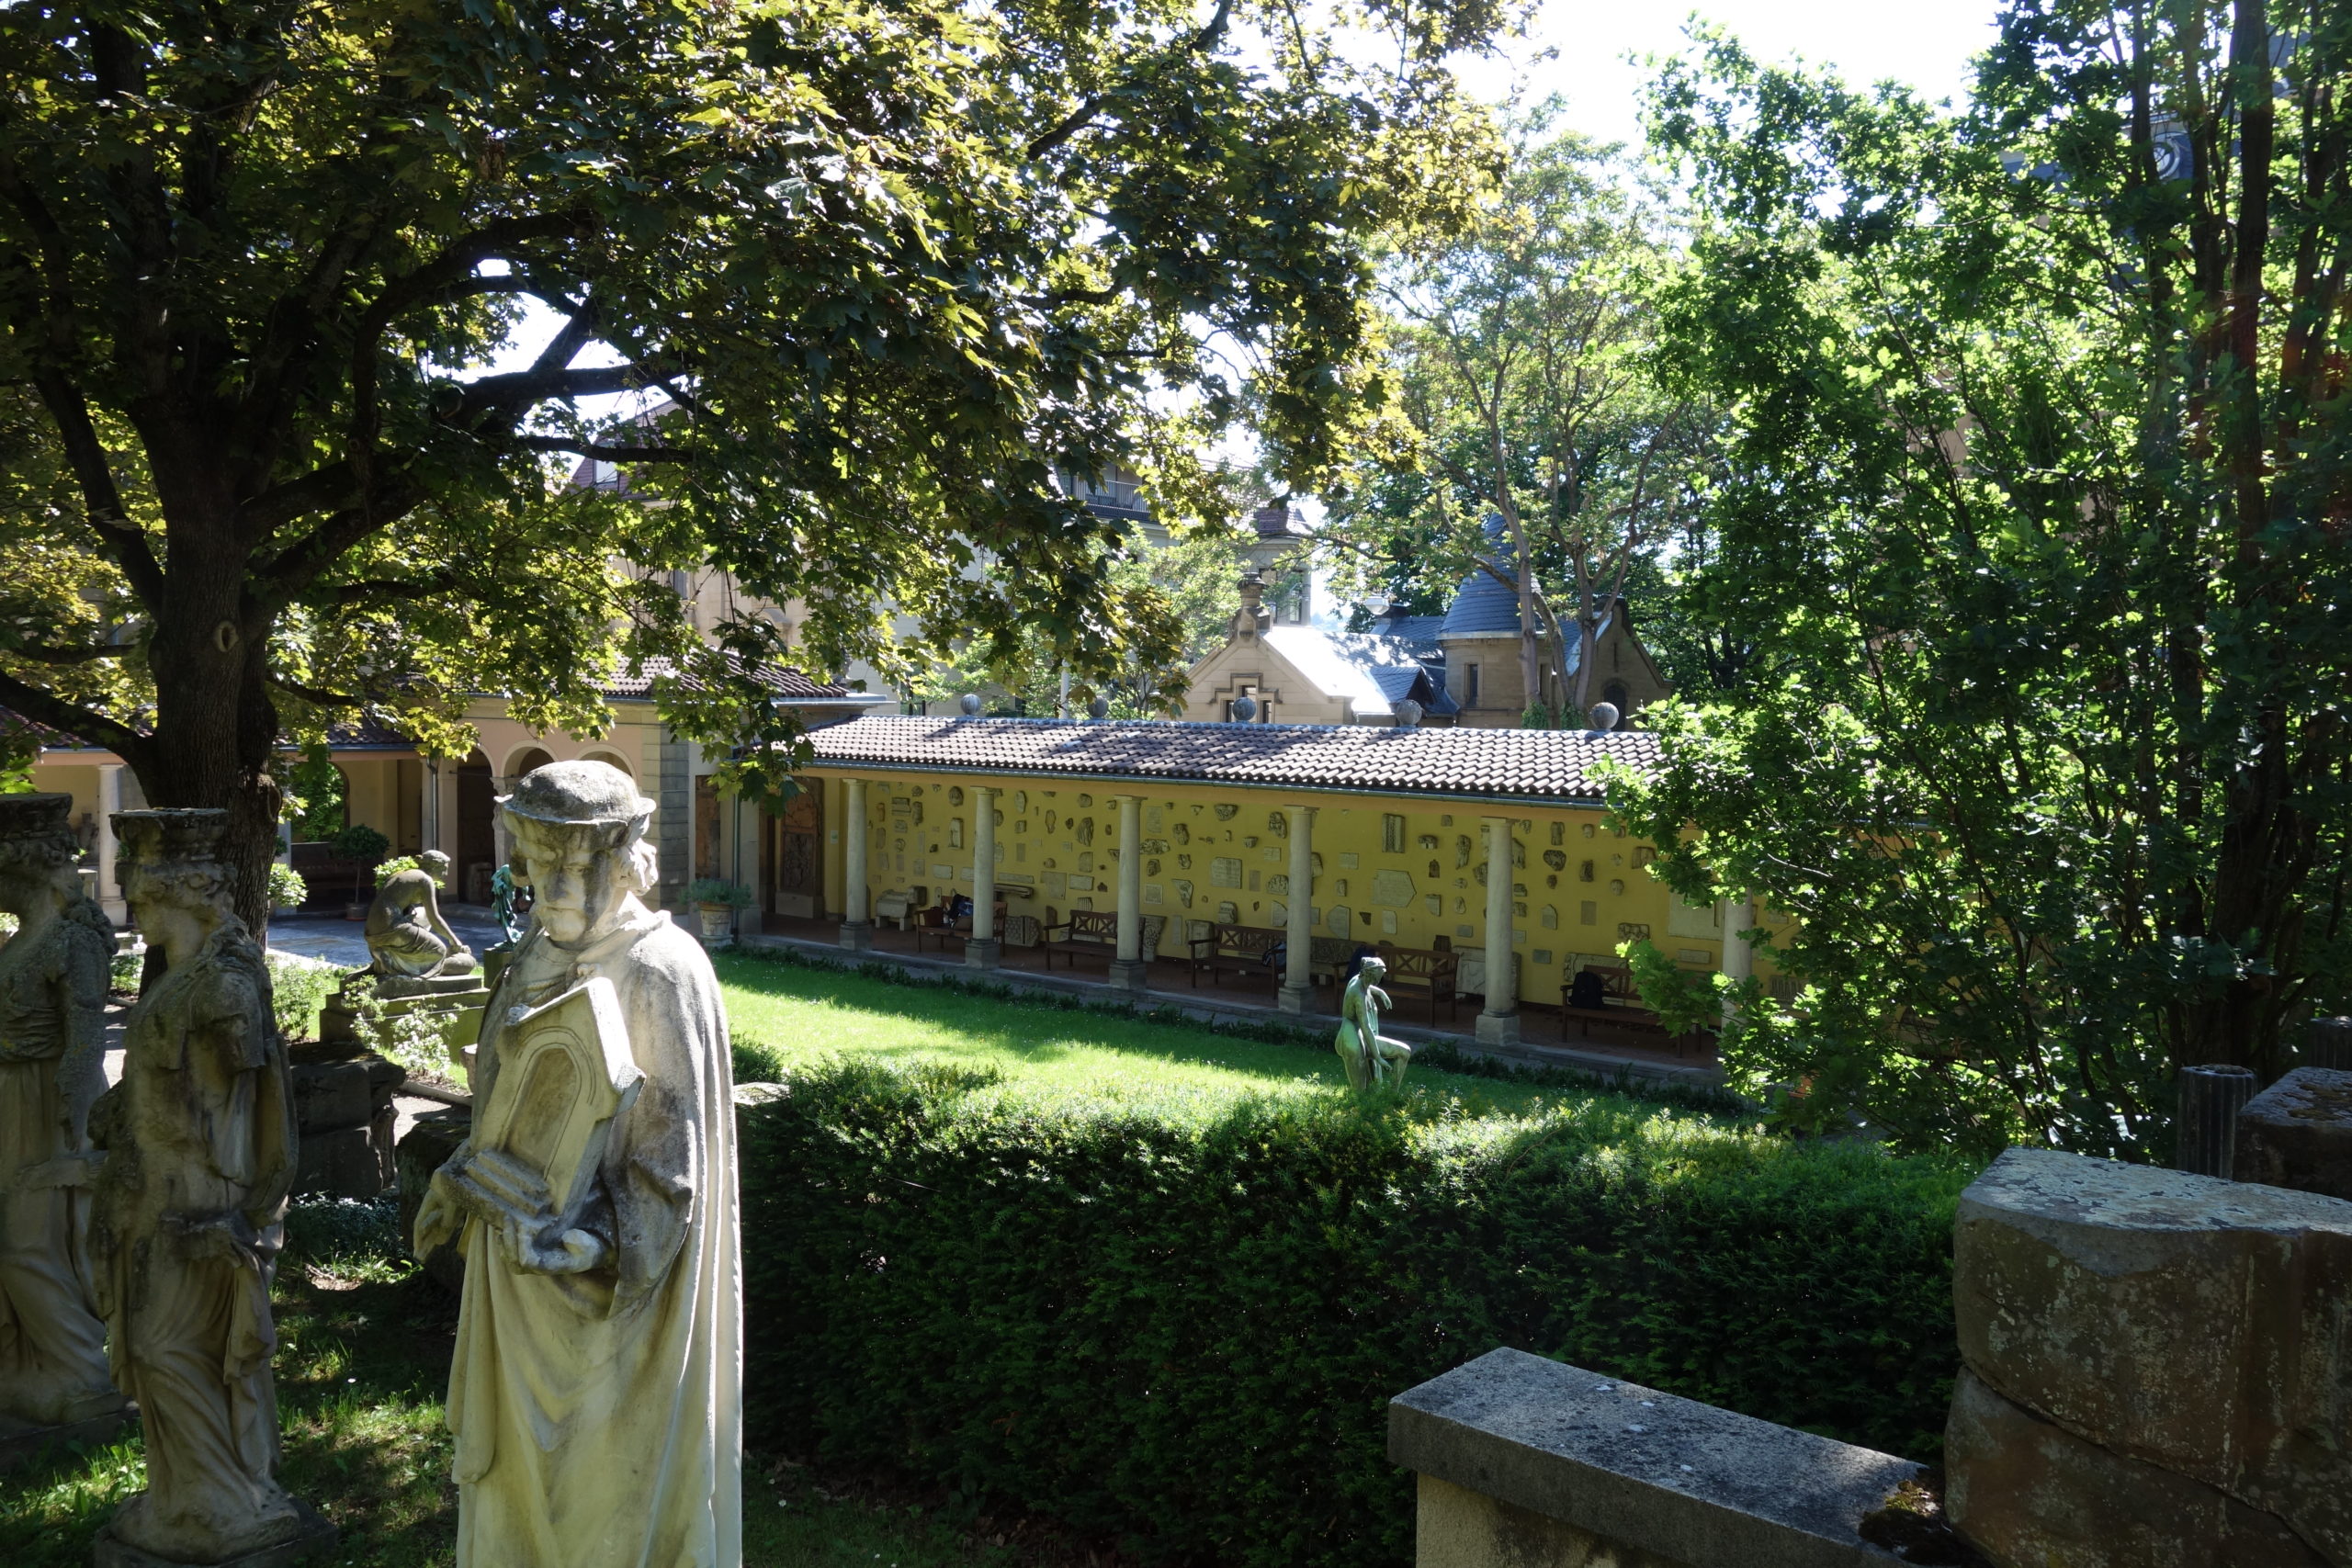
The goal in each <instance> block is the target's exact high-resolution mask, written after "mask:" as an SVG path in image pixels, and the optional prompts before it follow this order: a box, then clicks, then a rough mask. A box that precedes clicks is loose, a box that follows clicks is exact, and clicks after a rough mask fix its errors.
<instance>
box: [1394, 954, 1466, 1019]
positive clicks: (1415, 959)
mask: <svg viewBox="0 0 2352 1568" xmlns="http://www.w3.org/2000/svg"><path fill="white" fill-rule="evenodd" d="M1378 953H1379V957H1380V961H1381V962H1382V963H1383V964H1386V965H1388V977H1387V978H1386V979H1385V980H1383V981H1382V982H1381V986H1382V987H1383V988H1384V989H1385V990H1386V991H1387V992H1388V994H1389V996H1390V997H1392V998H1394V997H1397V996H1398V995H1400V994H1401V995H1404V996H1408V997H1427V998H1429V999H1430V1024H1431V1025H1432V1026H1434V1025H1435V1024H1436V1022H1437V1004H1438V1003H1439V1002H1441V1001H1442V1002H1443V1003H1445V1016H1446V1019H1447V1021H1449V1022H1450V1021H1453V1019H1454V1018H1455V1017H1456V1016H1458V1014H1459V1012H1460V1010H1461V998H1460V997H1459V996H1458V995H1457V994H1456V993H1455V990H1454V986H1455V983H1456V981H1458V980H1459V979H1460V977H1461V975H1462V955H1461V954H1460V953H1440V952H1438V951H1436V950H1435V949H1433V948H1425V947H1395V946H1392V945H1390V944H1389V943H1387V942H1382V943H1381V944H1380V947H1379V949H1378Z"/></svg>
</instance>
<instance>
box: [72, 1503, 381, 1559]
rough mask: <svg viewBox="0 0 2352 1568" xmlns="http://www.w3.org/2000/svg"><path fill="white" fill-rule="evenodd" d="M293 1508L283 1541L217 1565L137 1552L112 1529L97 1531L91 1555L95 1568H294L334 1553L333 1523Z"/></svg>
mask: <svg viewBox="0 0 2352 1568" xmlns="http://www.w3.org/2000/svg"><path fill="white" fill-rule="evenodd" d="M294 1506H295V1507H297V1508H299V1509H300V1510H301V1517H300V1520H298V1521H297V1522H296V1524H295V1526H294V1529H293V1531H292V1533H289V1534H288V1537H287V1539H285V1540H281V1541H277V1542H276V1543H274V1544H272V1545H269V1546H264V1547H258V1548H256V1549H254V1551H248V1552H246V1553H244V1554H243V1556H239V1557H232V1558H228V1559H226V1560H225V1561H221V1562H207V1563H191V1562H181V1561H179V1560H178V1559H176V1558H171V1557H158V1556H156V1555H155V1554H154V1553H153V1552H150V1551H141V1550H140V1549H139V1548H137V1547H135V1546H131V1545H130V1544H128V1543H126V1542H124V1541H120V1540H116V1539H115V1534H114V1527H113V1526H112V1525H108V1526H107V1527H106V1528H105V1529H102V1530H100V1531H98V1540H97V1546H96V1550H95V1551H93V1552H92V1554H91V1555H92V1557H93V1559H94V1561H95V1562H96V1568H294V1564H296V1563H298V1562H312V1561H314V1560H316V1559H318V1558H321V1557H324V1556H326V1555H327V1554H328V1553H330V1552H332V1551H334V1549H335V1545H336V1542H337V1541H338V1540H339V1539H340V1537H339V1535H338V1533H337V1531H336V1529H335V1528H334V1523H333V1521H331V1520H329V1519H328V1518H327V1517H326V1516H325V1515H323V1514H322V1513H320V1512H319V1511H318V1510H317V1509H316V1508H313V1507H311V1506H310V1505H309V1504H308V1503H305V1502H303V1501H302V1500H301V1499H300V1497H297V1498H296V1499H294Z"/></svg>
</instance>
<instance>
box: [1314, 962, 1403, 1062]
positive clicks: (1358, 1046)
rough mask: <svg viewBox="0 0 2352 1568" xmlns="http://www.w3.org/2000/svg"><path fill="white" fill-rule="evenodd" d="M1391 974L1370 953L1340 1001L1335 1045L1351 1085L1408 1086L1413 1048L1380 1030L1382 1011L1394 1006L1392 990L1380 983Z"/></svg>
mask: <svg viewBox="0 0 2352 1568" xmlns="http://www.w3.org/2000/svg"><path fill="white" fill-rule="evenodd" d="M1387 977H1388V965H1387V964H1385V962H1383V961H1382V960H1381V959H1379V958H1377V957H1373V956H1369V955H1368V956H1366V957H1365V958H1364V959H1363V961H1362V963H1360V964H1358V965H1357V967H1356V972H1355V977H1354V978H1353V979H1351V980H1350V981H1349V982H1348V990H1347V995H1346V996H1345V997H1344V998H1341V1000H1340V1032H1339V1034H1338V1035H1337V1036H1335V1037H1334V1038H1333V1040H1332V1042H1331V1048H1332V1049H1333V1050H1334V1051H1337V1052H1338V1053H1339V1054H1340V1065H1341V1066H1344V1067H1346V1068H1347V1070H1348V1087H1349V1088H1351V1089H1371V1088H1372V1087H1374V1085H1376V1084H1377V1085H1385V1086H1386V1087H1387V1088H1389V1089H1402V1088H1404V1087H1405V1069H1406V1068H1407V1067H1408V1066H1411V1065H1412V1061H1413V1048H1412V1047H1411V1046H1410V1045H1408V1044H1406V1043H1404V1042H1403V1041H1402V1040H1391V1039H1389V1038H1388V1037H1387V1036H1385V1035H1384V1034H1382V1033H1381V1032H1380V1012H1381V1010H1382V1009H1383V1008H1385V1007H1387V1006H1389V1005H1390V1003H1389V1000H1388V993H1387V992H1386V991H1384V990H1382V989H1381V988H1380V982H1381V981H1383V980H1385V979H1386V978H1387Z"/></svg>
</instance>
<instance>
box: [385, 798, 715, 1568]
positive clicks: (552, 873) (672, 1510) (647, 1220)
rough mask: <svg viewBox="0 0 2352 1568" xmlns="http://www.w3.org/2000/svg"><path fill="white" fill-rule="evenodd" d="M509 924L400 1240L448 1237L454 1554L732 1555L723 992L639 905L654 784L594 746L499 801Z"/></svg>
mask: <svg viewBox="0 0 2352 1568" xmlns="http://www.w3.org/2000/svg"><path fill="white" fill-rule="evenodd" d="M500 804H501V806H502V807H503V809H504V811H505V814H506V816H505V821H506V826H507V829H508V832H509V835H510V838H511V840H512V842H513V844H514V853H513V865H514V869H515V877H516V880H517V881H518V882H520V883H523V884H526V885H527V886H529V887H530V888H531V889H532V893H533V897H534V898H535V900H536V902H535V903H534V904H533V906H532V924H531V927H530V929H529V931H527V932H526V933H525V935H524V936H523V938H522V940H521V942H519V943H518V944H517V946H516V947H515V952H514V954H513V957H512V958H511V959H510V961H509V962H508V964H507V965H506V968H505V970H504V971H503V974H501V976H499V980H498V985H497V987H496V989H495V990H494V991H493V992H492V997H491V1000H490V1004H489V1006H488V1008H487V1009H486V1010H485V1012H484V1019H485V1027H484V1030H483V1033H482V1039H481V1055H480V1060H479V1061H478V1062H477V1063H476V1065H475V1067H474V1104H475V1113H474V1124H473V1130H472V1134H471V1136H469V1138H468V1140H467V1141H466V1142H465V1143H464V1144H463V1145H460V1146H459V1147H458V1151H457V1153H456V1154H454V1155H452V1156H450V1158H449V1160H448V1162H447V1164H445V1165H444V1166H443V1167H442V1168H440V1170H438V1171H437V1172H435V1175H434V1179H433V1182H432V1186H431V1190H429V1191H428V1192H427V1193H426V1195H425V1198H424V1205H423V1207H422V1208H421V1210H420V1211H419V1213H418V1214H417V1219H416V1237H415V1239H416V1245H417V1249H418V1251H419V1253H420V1254H423V1253H426V1252H429V1251H431V1250H432V1249H433V1248H434V1247H439V1246H444V1245H449V1244H451V1243H453V1242H454V1244H455V1245H457V1246H458V1247H459V1248H461V1249H462V1251H463V1253H464V1255H465V1260H466V1269H465V1294H464V1299H463V1303H462V1305H461V1306H460V1308H459V1314H458V1348H457V1356H456V1359H455V1362H454V1364H453V1366H452V1368H451V1371H450V1376H449V1426H450V1427H451V1429H452V1430H453V1431H455V1432H456V1434H457V1439H458V1440H457V1463H456V1471H457V1480H458V1552H457V1561H458V1568H503V1565H505V1564H515V1563H548V1564H554V1563H561V1564H564V1565H565V1568H734V1565H735V1564H737V1563H739V1562H741V1557H742V1503H741V1397H740V1393H739V1390H740V1385H741V1365H742V1352H741V1338H742V1333H741V1301H740V1297H739V1293H738V1286H737V1279H738V1274H739V1268H738V1244H737V1235H736V1207H735V1149H734V1112H733V1106H732V1085H731V1081H730V1072H729V1059H728V1047H727V1023H726V1014H725V1012H724V1010H722V1008H721V1005H720V1000H719V995H718V980H717V977H716V976H714V975H713V974H712V972H711V967H710V960H709V959H708V957H707V956H706V955H705V953H704V952H703V949H702V944H701V943H700V942H696V941H695V939H694V938H693V937H692V936H690V935H688V934H687V933H686V932H685V931H682V930H680V929H678V928H677V927H676V926H674V925H673V924H672V923H671V921H670V918H669V916H667V915H666V914H662V913H661V912H659V911H656V910H653V909H650V908H647V907H646V905H645V904H644V903H643V901H642V899H641V897H640V895H642V894H643V893H645V892H646V891H647V890H648V889H650V887H652V886H654V884H655V880H656V872H655V862H654V850H653V846H652V844H651V843H650V842H649V841H648V840H647V838H646V829H647V825H648V823H649V821H650V818H651V814H652V811H653V805H654V803H653V802H652V801H650V800H648V799H646V798H644V797H643V796H641V795H639V794H638V793H637V788H636V786H635V785H634V784H632V783H631V782H630V780H629V778H628V774H626V773H622V772H621V771H620V770H619V769H617V768H615V767H612V766H610V765H609V764H607V763H604V762H555V763H550V764H548V766H546V767H543V768H540V769H537V771H535V772H533V773H529V774H526V776H525V777H524V778H523V780H522V782H521V783H520V784H517V785H516V787H515V793H514V794H513V795H508V796H505V797H504V798H503V800H502V801H501V802H500Z"/></svg>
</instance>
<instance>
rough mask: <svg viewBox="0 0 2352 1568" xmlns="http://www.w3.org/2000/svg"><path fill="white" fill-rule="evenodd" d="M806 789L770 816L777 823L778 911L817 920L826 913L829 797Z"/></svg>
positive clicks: (776, 886) (776, 908)
mask: <svg viewBox="0 0 2352 1568" xmlns="http://www.w3.org/2000/svg"><path fill="white" fill-rule="evenodd" d="M823 788H824V786H823V785H822V784H819V785H816V786H815V787H813V788H809V789H805V790H803V791H802V792H801V793H800V794H798V795H794V796H793V797H792V798H791V799H790V800H789V801H786V803H785V806H784V809H783V810H781V811H779V812H777V813H776V814H775V817H773V818H770V820H772V821H773V822H774V823H775V912H776V913H777V914H779V915H787V916H795V917H797V918H799V919H817V918H818V917H819V916H821V915H822V914H823V913H824V912H825V797H824V795H823V794H822V793H821V791H822V790H823Z"/></svg>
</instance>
